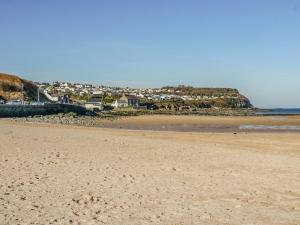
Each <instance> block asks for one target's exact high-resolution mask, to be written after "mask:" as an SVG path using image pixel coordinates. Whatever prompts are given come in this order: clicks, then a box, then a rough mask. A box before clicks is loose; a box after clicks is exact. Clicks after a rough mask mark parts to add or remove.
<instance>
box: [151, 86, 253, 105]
mask: <svg viewBox="0 0 300 225" xmlns="http://www.w3.org/2000/svg"><path fill="white" fill-rule="evenodd" d="M162 90H163V93H165V94H170V93H171V94H176V95H180V96H191V97H192V98H193V99H194V100H178V99H176V100H175V99H174V100H167V101H157V102H152V103H150V105H151V104H153V107H155V108H159V109H162V110H163V109H166V110H182V109H184V110H196V109H199V108H233V109H244V108H252V104H251V102H250V100H249V99H248V98H247V97H245V96H243V95H241V94H240V93H239V91H238V90H237V89H232V88H195V87H190V86H178V87H170V86H168V87H163V88H162Z"/></svg>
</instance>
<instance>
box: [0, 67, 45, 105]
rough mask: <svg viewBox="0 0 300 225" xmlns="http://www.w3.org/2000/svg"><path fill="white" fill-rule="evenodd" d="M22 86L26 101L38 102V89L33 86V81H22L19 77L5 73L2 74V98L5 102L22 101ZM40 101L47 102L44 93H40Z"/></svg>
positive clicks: (0, 92) (0, 81)
mask: <svg viewBox="0 0 300 225" xmlns="http://www.w3.org/2000/svg"><path fill="white" fill-rule="evenodd" d="M22 84H23V93H24V96H23V97H24V100H28V101H36V100H37V95H38V87H37V86H36V85H35V84H33V83H32V82H31V81H27V80H24V79H21V78H20V77H18V76H15V75H9V74H4V73H0V98H2V99H4V100H18V99H19V100H20V99H22ZM40 100H41V101H46V100H47V98H46V97H45V96H44V94H43V93H40Z"/></svg>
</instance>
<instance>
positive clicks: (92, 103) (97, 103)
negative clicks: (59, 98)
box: [84, 98, 103, 111]
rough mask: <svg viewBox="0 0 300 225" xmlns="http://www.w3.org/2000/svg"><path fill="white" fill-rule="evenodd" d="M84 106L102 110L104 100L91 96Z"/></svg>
mask: <svg viewBox="0 0 300 225" xmlns="http://www.w3.org/2000/svg"><path fill="white" fill-rule="evenodd" d="M84 106H85V108H86V109H88V110H91V111H101V110H102V109H103V104H102V100H101V99H100V98H91V99H90V100H89V101H88V102H86V103H85V105H84Z"/></svg>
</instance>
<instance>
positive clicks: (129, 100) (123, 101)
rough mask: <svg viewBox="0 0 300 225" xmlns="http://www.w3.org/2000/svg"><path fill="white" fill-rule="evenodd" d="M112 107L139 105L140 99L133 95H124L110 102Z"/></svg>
mask: <svg viewBox="0 0 300 225" xmlns="http://www.w3.org/2000/svg"><path fill="white" fill-rule="evenodd" d="M111 106H112V107H114V108H125V107H137V108H138V107H140V99H139V97H137V96H134V95H125V94H123V96H122V97H121V98H120V99H117V100H116V101H114V102H113V103H112V104H111Z"/></svg>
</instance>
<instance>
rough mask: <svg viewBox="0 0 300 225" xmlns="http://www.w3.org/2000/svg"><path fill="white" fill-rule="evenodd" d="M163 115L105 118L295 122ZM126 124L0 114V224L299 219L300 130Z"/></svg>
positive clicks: (293, 223) (296, 120) (292, 224)
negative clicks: (21, 118)
mask: <svg viewBox="0 0 300 225" xmlns="http://www.w3.org/2000/svg"><path fill="white" fill-rule="evenodd" d="M168 118H169V119H167V118H166V117H159V116H156V117H152V119H151V117H135V118H127V119H124V120H123V119H121V120H118V121H117V122H111V121H110V123H116V124H117V126H125V128H126V124H127V126H129V125H128V124H133V125H134V126H138V127H143V126H145V125H146V124H151V126H154V125H155V126H160V127H161V126H165V125H164V124H169V125H174V124H179V125H180V124H195V123H196V124H198V125H199V124H201V125H202V124H206V125H209V126H219V125H220V124H221V125H239V124H244V123H245V122H247V123H249V124H262V123H263V124H266V125H286V124H288V125H299V124H300V117H276V118H277V119H276V118H275V119H274V118H271V117H269V118H268V119H267V120H266V119H265V118H260V117H253V118H244V120H243V118H242V117H240V118H224V117H197V118H195V117H180V118H179V117H168ZM195 120H197V121H198V122H195ZM241 120H242V121H241ZM287 121H288V122H287ZM162 122H163V125H162ZM106 123H109V122H106ZM120 124H121V125H120ZM107 127H109V126H107ZM125 128H124V127H123V129H112V128H88V127H79V126H63V125H52V124H34V123H20V122H12V121H9V120H0V224H4V225H6V224H108V225H110V224H113V225H117V224H118V225H119V224H122V225H127V224H128V225H140V224H162V225H168V224H169V225H175V224H177V225H178V224H189V225H190V224H205V225H206V224H230V225H235V224H236V225H240V224H243V225H250V224H251V225H254V224H255V225H256V224H257V225H261V224H276V225H280V224H282V225H297V224H300V132H299V133H287V132H284V133H280V132H278V133H265V132H260V133H256V132H251V133H249V132H240V133H230V132H225V133H218V132H175V131H161V130H156V131H155V130H153V129H152V130H149V129H148V130H133V129H131V130H128V129H125Z"/></svg>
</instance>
